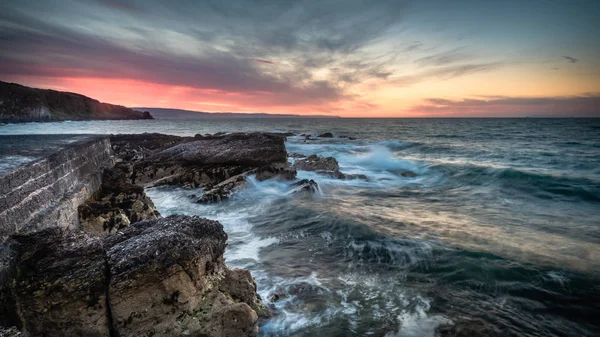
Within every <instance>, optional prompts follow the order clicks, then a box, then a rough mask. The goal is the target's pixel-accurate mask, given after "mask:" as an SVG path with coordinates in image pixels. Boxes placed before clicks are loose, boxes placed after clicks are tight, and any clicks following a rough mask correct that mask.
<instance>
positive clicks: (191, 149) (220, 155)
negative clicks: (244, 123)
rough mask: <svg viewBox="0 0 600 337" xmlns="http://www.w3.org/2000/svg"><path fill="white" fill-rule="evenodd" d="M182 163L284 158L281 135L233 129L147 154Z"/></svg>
mask: <svg viewBox="0 0 600 337" xmlns="http://www.w3.org/2000/svg"><path fill="white" fill-rule="evenodd" d="M148 160H149V161H152V162H160V163H162V164H164V163H178V164H184V165H241V166H255V167H257V166H264V165H270V164H273V163H284V162H286V161H287V152H286V150H285V144H284V138H283V137H281V136H275V135H272V134H265V133H236V134H228V135H225V136H220V137H215V136H212V137H204V138H203V139H198V140H194V141H190V142H184V143H181V144H178V145H175V146H173V147H170V148H168V149H165V150H163V151H160V152H158V153H156V154H154V155H152V156H150V157H149V158H148Z"/></svg>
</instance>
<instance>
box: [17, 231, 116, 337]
mask: <svg viewBox="0 0 600 337" xmlns="http://www.w3.org/2000/svg"><path fill="white" fill-rule="evenodd" d="M10 240H14V241H15V242H16V243H17V246H18V250H17V251H18V258H17V259H16V266H17V270H18V272H17V273H16V275H15V280H14V285H13V286H12V290H13V296H14V301H15V303H16V307H17V308H19V309H18V316H19V320H20V322H21V324H22V326H23V331H26V332H27V333H28V334H29V335H31V336H32V337H36V336H57V337H60V336H65V337H66V336H105V337H108V336H109V326H110V324H109V316H108V315H107V307H106V300H107V298H106V290H107V287H108V282H107V273H108V270H107V267H106V263H105V260H104V251H103V249H102V242H101V240H100V239H99V238H93V237H90V236H88V235H86V234H84V233H82V232H63V231H62V230H61V229H59V228H49V229H45V230H43V231H40V232H36V233H32V234H25V235H15V236H13V238H12V239H10Z"/></svg>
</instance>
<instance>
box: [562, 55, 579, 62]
mask: <svg viewBox="0 0 600 337" xmlns="http://www.w3.org/2000/svg"><path fill="white" fill-rule="evenodd" d="M563 58H564V59H565V60H567V61H569V62H570V63H577V62H579V60H578V59H576V58H574V57H571V56H563Z"/></svg>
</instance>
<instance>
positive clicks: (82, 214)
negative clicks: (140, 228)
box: [78, 163, 160, 234]
mask: <svg viewBox="0 0 600 337" xmlns="http://www.w3.org/2000/svg"><path fill="white" fill-rule="evenodd" d="M130 174H131V173H130V172H129V167H128V165H126V164H124V163H118V164H117V165H115V167H114V168H112V169H107V170H105V171H104V174H103V178H102V185H101V186H100V189H99V190H98V191H97V192H96V193H94V195H93V196H92V197H91V198H90V199H88V200H87V201H86V203H85V204H83V205H81V206H79V207H78V212H79V223H80V225H81V228H82V229H83V230H84V231H85V232H87V233H94V234H109V233H115V232H116V231H118V230H120V229H122V228H124V227H127V226H129V225H130V224H132V223H136V222H138V221H141V220H146V219H157V218H159V217H160V214H159V212H158V211H157V210H156V208H155V207H154V203H153V202H152V200H150V198H149V197H148V196H146V193H145V192H144V188H143V187H140V186H137V185H134V184H132V183H131V182H130V180H129V177H128V176H129V175H130Z"/></svg>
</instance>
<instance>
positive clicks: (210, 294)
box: [104, 216, 270, 337]
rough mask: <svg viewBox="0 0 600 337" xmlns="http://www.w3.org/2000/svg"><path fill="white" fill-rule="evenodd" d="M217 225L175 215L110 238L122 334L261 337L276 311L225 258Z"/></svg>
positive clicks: (112, 296)
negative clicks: (262, 325)
mask: <svg viewBox="0 0 600 337" xmlns="http://www.w3.org/2000/svg"><path fill="white" fill-rule="evenodd" d="M226 240H227V234H225V232H224V231H223V226H222V225H221V224H219V223H218V222H216V221H212V220H207V219H202V218H199V217H187V216H170V217H167V218H163V219H158V220H147V221H141V222H138V223H136V224H134V225H132V226H131V227H128V228H126V229H124V230H123V231H122V233H120V234H116V235H111V236H108V237H106V238H105V239H104V244H105V247H106V256H107V261H108V265H109V268H110V273H111V274H110V275H111V282H110V289H109V302H110V307H111V312H112V317H113V324H114V327H115V331H116V332H117V333H118V335H119V336H121V337H126V336H152V335H156V336H165V335H166V336H180V335H182V334H188V335H191V336H215V337H216V336H219V337H221V336H223V337H225V336H240V337H243V336H255V335H256V334H257V332H258V326H257V320H258V317H259V315H260V316H268V315H269V314H270V313H269V311H268V310H267V309H266V307H264V305H263V304H262V300H261V299H260V297H259V296H258V294H257V293H256V286H255V285H254V280H253V279H252V277H251V276H250V274H249V273H247V272H239V271H236V270H233V271H232V270H229V269H228V267H227V266H226V265H225V263H224V260H223V252H224V250H225V247H226Z"/></svg>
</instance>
